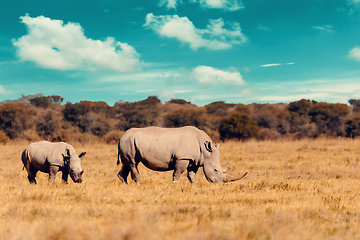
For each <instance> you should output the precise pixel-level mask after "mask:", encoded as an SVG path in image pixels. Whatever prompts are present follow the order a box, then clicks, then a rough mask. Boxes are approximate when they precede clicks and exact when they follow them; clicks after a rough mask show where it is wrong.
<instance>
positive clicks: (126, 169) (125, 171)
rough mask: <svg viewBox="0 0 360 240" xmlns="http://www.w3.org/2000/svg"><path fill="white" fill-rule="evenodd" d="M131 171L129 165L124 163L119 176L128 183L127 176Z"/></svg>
mask: <svg viewBox="0 0 360 240" xmlns="http://www.w3.org/2000/svg"><path fill="white" fill-rule="evenodd" d="M129 173H130V169H129V167H128V166H127V165H125V164H123V166H122V167H121V170H120V171H119V173H118V175H117V176H118V178H119V179H120V181H122V182H123V183H126V184H127V178H128V176H129Z"/></svg>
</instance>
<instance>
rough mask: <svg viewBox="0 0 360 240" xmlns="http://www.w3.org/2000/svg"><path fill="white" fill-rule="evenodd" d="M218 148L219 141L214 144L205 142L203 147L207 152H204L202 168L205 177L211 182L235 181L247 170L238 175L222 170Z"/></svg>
mask: <svg viewBox="0 0 360 240" xmlns="http://www.w3.org/2000/svg"><path fill="white" fill-rule="evenodd" d="M219 148H220V143H217V144H215V146H212V144H211V142H208V141H206V142H205V149H206V151H207V152H206V154H205V159H204V165H203V170H204V174H205V177H206V179H207V180H208V181H209V182H212V183H223V182H232V181H237V180H240V179H242V178H243V177H245V175H246V174H247V172H246V173H245V174H244V175H242V176H240V177H233V176H230V175H227V174H225V173H224V172H223V170H222V167H221V165H220V151H219Z"/></svg>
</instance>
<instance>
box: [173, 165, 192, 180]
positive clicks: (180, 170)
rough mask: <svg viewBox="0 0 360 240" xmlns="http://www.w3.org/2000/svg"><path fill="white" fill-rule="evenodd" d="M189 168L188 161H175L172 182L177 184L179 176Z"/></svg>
mask: <svg viewBox="0 0 360 240" xmlns="http://www.w3.org/2000/svg"><path fill="white" fill-rule="evenodd" d="M188 166H189V160H187V159H185V160H177V161H176V163H175V170H174V173H173V182H178V181H179V179H180V177H181V174H182V173H183V172H185V170H186V168H187V167H188Z"/></svg>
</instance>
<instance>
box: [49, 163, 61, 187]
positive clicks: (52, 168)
mask: <svg viewBox="0 0 360 240" xmlns="http://www.w3.org/2000/svg"><path fill="white" fill-rule="evenodd" d="M58 171H59V167H58V166H53V165H51V166H50V171H49V183H53V182H54V180H55V177H56V173H57V172H58Z"/></svg>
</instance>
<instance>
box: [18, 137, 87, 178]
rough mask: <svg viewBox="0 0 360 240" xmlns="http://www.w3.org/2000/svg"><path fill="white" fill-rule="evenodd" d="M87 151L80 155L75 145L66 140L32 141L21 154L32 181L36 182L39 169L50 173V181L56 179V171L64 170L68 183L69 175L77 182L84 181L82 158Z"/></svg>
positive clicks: (63, 173) (63, 174)
mask: <svg viewBox="0 0 360 240" xmlns="http://www.w3.org/2000/svg"><path fill="white" fill-rule="evenodd" d="M85 154H86V153H85V152H83V153H81V154H80V155H79V156H78V155H77V154H76V151H75V149H74V147H73V146H71V145H70V144H67V143H65V142H58V143H52V142H48V141H41V142H35V143H31V144H30V145H29V146H28V147H27V148H26V149H25V150H24V151H23V152H22V155H21V160H22V162H23V164H24V167H25V169H26V171H27V173H28V179H29V182H30V183H35V184H36V180H35V176H36V173H37V172H38V171H40V172H44V173H49V183H52V182H53V181H54V180H55V176H56V173H57V172H58V171H62V179H63V180H64V182H65V183H67V180H68V175H69V174H70V177H71V179H72V180H73V181H74V182H76V183H81V182H82V175H83V172H84V171H83V170H82V168H81V160H80V158H82V157H83V156H85Z"/></svg>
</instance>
